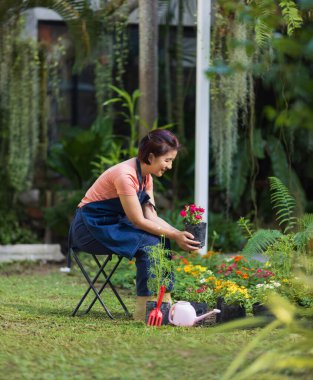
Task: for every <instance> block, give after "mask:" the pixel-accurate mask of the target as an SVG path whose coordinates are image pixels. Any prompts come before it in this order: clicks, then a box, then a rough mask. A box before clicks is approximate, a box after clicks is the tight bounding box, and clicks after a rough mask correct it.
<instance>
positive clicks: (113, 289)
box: [86, 255, 130, 317]
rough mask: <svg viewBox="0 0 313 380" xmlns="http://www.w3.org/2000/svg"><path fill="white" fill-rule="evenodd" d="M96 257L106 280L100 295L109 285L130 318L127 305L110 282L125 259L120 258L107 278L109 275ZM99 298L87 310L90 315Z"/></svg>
mask: <svg viewBox="0 0 313 380" xmlns="http://www.w3.org/2000/svg"><path fill="white" fill-rule="evenodd" d="M93 256H94V259H95V261H96V263H97V265H98V267H99V268H100V271H101V272H102V274H103V276H104V277H105V279H106V282H105V283H104V284H103V285H102V287H101V289H100V290H99V294H101V293H102V291H103V290H104V288H105V287H106V285H107V284H109V286H110V288H111V289H112V291H113V293H114V294H115V296H116V298H117V299H118V301H119V303H120V304H121V306H122V307H123V309H124V311H125V314H126V315H127V317H130V313H129V311H128V309H127V307H126V305H125V304H124V302H123V301H122V299H121V297H120V295H119V294H118V292H117V290H116V289H115V286H114V285H113V284H112V282H111V281H110V278H111V277H112V276H113V274H114V272H115V270H116V269H117V267H118V266H119V265H120V262H121V261H122V259H123V257H122V256H118V261H117V263H116V264H115V266H114V268H113V269H112V271H111V272H110V273H109V276H107V274H106V273H105V271H104V269H103V268H101V267H102V266H101V264H100V262H99V260H98V258H97V257H96V255H93ZM96 300H97V298H96V297H95V298H94V300H93V302H92V303H91V304H90V305H89V307H88V309H87V310H86V313H88V312H89V311H90V309H91V308H92V306H93V305H94V303H95V302H96Z"/></svg>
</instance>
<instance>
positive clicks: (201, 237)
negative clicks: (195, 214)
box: [185, 222, 206, 248]
mask: <svg viewBox="0 0 313 380" xmlns="http://www.w3.org/2000/svg"><path fill="white" fill-rule="evenodd" d="M185 230H186V231H188V232H190V233H191V234H193V236H194V237H195V238H194V240H196V241H200V242H201V244H200V246H199V248H202V247H203V246H204V244H205V237H206V223H204V222H201V223H198V224H188V223H186V224H185Z"/></svg>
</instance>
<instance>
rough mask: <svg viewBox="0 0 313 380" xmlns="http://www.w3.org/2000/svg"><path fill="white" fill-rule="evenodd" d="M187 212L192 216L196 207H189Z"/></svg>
mask: <svg viewBox="0 0 313 380" xmlns="http://www.w3.org/2000/svg"><path fill="white" fill-rule="evenodd" d="M189 211H190V214H194V213H195V212H196V207H193V206H190V208H189Z"/></svg>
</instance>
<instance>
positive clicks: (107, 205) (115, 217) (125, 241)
mask: <svg viewBox="0 0 313 380" xmlns="http://www.w3.org/2000/svg"><path fill="white" fill-rule="evenodd" d="M136 165H137V177H138V182H139V191H138V193H137V196H138V199H139V202H140V204H141V205H144V204H145V203H147V202H148V201H149V199H150V197H149V195H148V194H147V193H146V181H145V180H143V178H142V174H141V168H140V162H139V160H138V159H136ZM84 231H85V232H86V233H87V234H89V236H90V237H92V238H94V239H95V240H96V241H97V243H99V244H100V246H101V248H102V250H103V252H98V253H107V252H108V251H109V252H113V253H116V254H118V255H120V256H124V257H127V258H128V259H132V258H133V257H134V256H135V254H136V252H137V251H138V248H139V247H140V245H141V242H142V240H143V239H144V238H145V235H146V234H147V233H146V232H145V231H142V230H140V229H139V228H137V227H136V226H135V225H134V224H132V223H131V222H130V220H129V219H128V218H127V216H126V215H125V212H124V209H123V206H122V204H121V201H120V199H119V198H112V199H107V200H103V201H96V202H90V203H88V204H86V205H84V206H82V207H79V208H78V209H77V211H76V215H75V218H74V220H73V222H72V225H71V229H70V241H71V246H72V247H74V246H76V247H77V248H78V249H81V250H84V243H83V242H82V241H83V240H82V239H84V238H86V236H84V237H83V236H82V235H84ZM86 233H85V235H86ZM87 238H88V237H87ZM99 244H97V247H98V249H99Z"/></svg>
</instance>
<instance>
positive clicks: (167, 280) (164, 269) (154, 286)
mask: <svg viewBox="0 0 313 380" xmlns="http://www.w3.org/2000/svg"><path fill="white" fill-rule="evenodd" d="M148 255H149V260H150V263H151V265H150V270H149V280H148V289H149V291H150V292H151V295H152V296H155V297H157V296H158V294H159V291H160V286H161V285H164V286H165V287H166V288H168V287H169V286H170V285H171V284H172V282H173V269H174V262H173V261H172V260H171V251H170V250H168V249H166V248H165V238H164V236H161V242H160V243H159V244H157V245H155V246H150V247H149V250H148ZM155 307H156V301H147V307H146V320H147V319H148V316H149V314H150V311H151V310H153V309H154V308H155ZM170 307H171V305H170V303H168V302H162V305H161V312H162V314H163V320H162V325H166V324H168V313H169V310H170Z"/></svg>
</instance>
